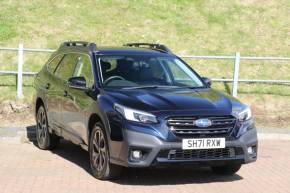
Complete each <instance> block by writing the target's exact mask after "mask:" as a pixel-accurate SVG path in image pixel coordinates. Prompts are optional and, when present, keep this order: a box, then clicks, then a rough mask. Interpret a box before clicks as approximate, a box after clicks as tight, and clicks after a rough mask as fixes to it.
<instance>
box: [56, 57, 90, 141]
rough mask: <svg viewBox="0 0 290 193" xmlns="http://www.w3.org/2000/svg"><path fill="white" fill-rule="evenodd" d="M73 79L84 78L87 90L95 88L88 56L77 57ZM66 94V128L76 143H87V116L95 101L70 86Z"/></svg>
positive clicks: (66, 88)
mask: <svg viewBox="0 0 290 193" xmlns="http://www.w3.org/2000/svg"><path fill="white" fill-rule="evenodd" d="M72 77H84V78H85V79H86V83H87V88H92V87H93V85H94V77H93V73H92V63H91V60H90V57H89V56H88V55H86V54H79V55H78V56H77V59H76V66H75V68H74V72H73V75H72ZM64 92H65V93H66V96H65V97H64V99H63V103H62V116H63V123H64V128H65V130H68V131H70V132H71V133H72V134H73V138H74V139H72V140H73V141H74V142H75V143H83V141H85V142H86V139H87V122H88V120H87V116H86V114H87V112H88V111H89V108H90V107H91V104H92V103H93V99H92V98H91V97H89V96H88V95H87V94H86V92H85V91H84V90H81V89H75V88H70V87H69V86H68V85H66V86H65V87H64Z"/></svg>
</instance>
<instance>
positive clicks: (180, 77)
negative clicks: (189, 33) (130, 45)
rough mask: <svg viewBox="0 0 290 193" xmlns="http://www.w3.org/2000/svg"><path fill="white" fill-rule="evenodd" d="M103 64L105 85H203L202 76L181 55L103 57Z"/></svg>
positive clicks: (122, 86)
mask: <svg viewBox="0 0 290 193" xmlns="http://www.w3.org/2000/svg"><path fill="white" fill-rule="evenodd" d="M99 63H100V64H101V65H100V67H101V72H102V84H103V86H104V87H121V88H130V87H132V88H133V87H147V86H169V87H170V86H176V87H194V88H195V87H203V83H202V81H201V80H200V78H198V77H197V75H196V74H195V73H194V72H193V71H192V70H191V69H190V68H189V67H187V66H186V65H185V64H184V63H183V62H182V61H181V60H180V59H178V58H177V57H172V56H170V57H169V56H168V57H164V56H152V55H127V56H124V55H122V56H101V57H100V58H99Z"/></svg>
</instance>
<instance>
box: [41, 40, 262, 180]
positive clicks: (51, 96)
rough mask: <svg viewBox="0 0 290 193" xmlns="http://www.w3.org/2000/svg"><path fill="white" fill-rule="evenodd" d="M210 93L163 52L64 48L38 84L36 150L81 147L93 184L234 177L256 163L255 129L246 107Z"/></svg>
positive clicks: (205, 82) (153, 47)
mask: <svg viewBox="0 0 290 193" xmlns="http://www.w3.org/2000/svg"><path fill="white" fill-rule="evenodd" d="M210 86H211V82H210V80H209V79H208V78H205V77H200V76H199V75H198V74H197V73H196V72H195V71H194V70H193V69H192V68H190V67H189V66H188V65H187V64H186V63H185V62H184V61H183V60H182V59H181V58H179V57H178V56H176V55H174V54H173V53H172V52H171V51H170V50H169V49H168V48H167V47H166V46H164V45H160V44H147V43H132V44H126V45H125V46H123V47H114V48H105V47H97V46H96V45H95V44H94V43H87V42H65V43H63V44H62V45H61V46H60V48H59V49H58V50H57V51H56V52H54V53H53V54H52V56H51V58H50V59H49V60H48V62H47V63H46V64H45V65H44V67H43V68H42V70H41V71H40V72H39V73H38V74H37V76H36V78H35V88H36V96H35V115H36V121H37V142H38V146H39V148H41V149H52V148H55V147H56V146H57V145H58V144H59V140H60V138H64V139H67V140H70V141H72V142H73V143H75V144H78V145H80V146H81V147H82V148H84V149H85V150H87V151H89V155H90V165H91V169H92V174H93V175H94V176H95V177H96V178H98V179H110V178H113V177H116V176H118V175H119V174H120V172H121V170H122V168H125V167H155V166H161V165H167V166H170V165H181V166H182V165H184V164H190V165H192V166H200V165H203V166H210V167H211V168H212V170H213V171H214V172H216V173H219V174H233V173H235V172H237V171H238V170H239V169H240V167H241V164H245V163H250V162H253V161H255V160H256V158H257V134H256V129H255V126H254V122H253V119H252V115H251V110H250V108H249V107H247V106H246V105H244V104H242V103H241V102H239V101H238V100H237V99H236V98H233V97H231V96H228V95H225V94H223V93H221V92H218V91H216V90H214V89H212V88H210Z"/></svg>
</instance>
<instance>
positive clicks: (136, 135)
mask: <svg viewBox="0 0 290 193" xmlns="http://www.w3.org/2000/svg"><path fill="white" fill-rule="evenodd" d="M124 138H125V139H126V140H124V142H123V143H122V148H121V149H120V152H119V156H118V159H114V158H111V162H112V163H115V164H119V165H123V166H125V167H150V166H159V165H160V166H162V165H168V164H169V165H171V164H174V165H179V164H193V165H204V166H212V165H219V164H220V165H221V164H224V163H227V162H235V163H240V164H245V163H250V162H253V161H256V159H257V147H258V142H257V132H256V129H255V128H253V129H251V130H249V131H247V132H246V133H244V134H243V135H242V136H241V137H239V138H238V139H235V140H227V141H226V148H228V149H230V151H231V152H232V151H233V152H234V153H233V154H232V153H231V156H228V157H214V158H213V157H210V158H207V157H198V158H194V159H180V158H179V159H171V158H170V157H169V156H168V152H170V151H171V152H172V151H173V152H174V151H182V150H181V149H182V143H181V141H180V142H166V141H164V140H161V139H160V138H158V137H156V136H153V135H150V134H145V133H140V132H137V131H132V130H124ZM248 147H254V150H255V152H254V153H252V154H249V153H248V150H247V149H248ZM132 150H141V151H142V152H143V154H144V156H143V157H142V158H141V159H139V160H134V159H132V158H131V157H132V156H131V152H132ZM164 152H165V153H164Z"/></svg>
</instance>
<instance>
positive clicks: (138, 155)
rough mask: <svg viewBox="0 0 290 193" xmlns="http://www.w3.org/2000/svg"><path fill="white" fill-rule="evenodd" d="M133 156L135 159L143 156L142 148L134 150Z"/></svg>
mask: <svg viewBox="0 0 290 193" xmlns="http://www.w3.org/2000/svg"><path fill="white" fill-rule="evenodd" d="M132 158H133V159H141V158H142V151H140V150H133V151H132Z"/></svg>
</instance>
